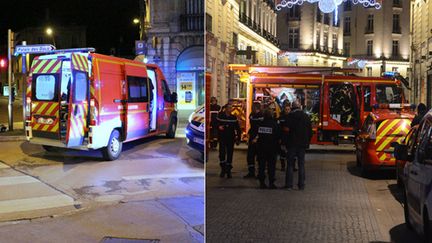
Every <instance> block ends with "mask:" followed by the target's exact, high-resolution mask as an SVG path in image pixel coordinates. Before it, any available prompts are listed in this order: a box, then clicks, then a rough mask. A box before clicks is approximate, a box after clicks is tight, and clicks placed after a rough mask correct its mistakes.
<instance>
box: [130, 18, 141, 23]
mask: <svg viewBox="0 0 432 243" xmlns="http://www.w3.org/2000/svg"><path fill="white" fill-rule="evenodd" d="M132 22H133V23H134V24H139V22H140V21H139V19H138V18H134V19H133V21H132Z"/></svg>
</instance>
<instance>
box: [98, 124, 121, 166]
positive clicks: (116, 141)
mask: <svg viewBox="0 0 432 243" xmlns="http://www.w3.org/2000/svg"><path fill="white" fill-rule="evenodd" d="M122 148H123V142H122V141H121V139H120V132H119V131H117V130H114V131H112V133H111V136H110V138H109V141H108V146H106V147H105V148H103V150H102V153H103V157H104V159H106V160H116V159H118V157H120V153H121V151H122Z"/></svg>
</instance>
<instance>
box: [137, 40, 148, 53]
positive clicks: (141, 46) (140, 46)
mask: <svg viewBox="0 0 432 243" xmlns="http://www.w3.org/2000/svg"><path fill="white" fill-rule="evenodd" d="M146 52H147V46H146V43H145V41H135V54H136V55H145V54H146Z"/></svg>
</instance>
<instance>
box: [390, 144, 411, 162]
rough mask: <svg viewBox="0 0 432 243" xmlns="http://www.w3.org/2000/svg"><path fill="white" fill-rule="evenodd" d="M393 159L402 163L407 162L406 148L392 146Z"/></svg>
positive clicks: (403, 146) (399, 145)
mask: <svg viewBox="0 0 432 243" xmlns="http://www.w3.org/2000/svg"><path fill="white" fill-rule="evenodd" d="M393 145H394V144H393V143H392V147H393ZM393 153H394V157H395V158H396V159H397V160H403V161H408V146H406V145H405V144H397V145H396V146H394V152H393Z"/></svg>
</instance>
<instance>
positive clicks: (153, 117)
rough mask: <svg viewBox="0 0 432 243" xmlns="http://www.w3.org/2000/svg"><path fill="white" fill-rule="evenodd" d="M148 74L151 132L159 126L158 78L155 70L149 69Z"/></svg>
mask: <svg viewBox="0 0 432 243" xmlns="http://www.w3.org/2000/svg"><path fill="white" fill-rule="evenodd" d="M147 74H148V77H149V85H150V86H149V87H150V90H149V93H150V98H149V104H150V131H154V130H156V128H157V126H156V123H157V111H158V109H157V108H158V106H159V104H158V96H157V87H158V85H157V77H156V72H155V70H154V69H147Z"/></svg>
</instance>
